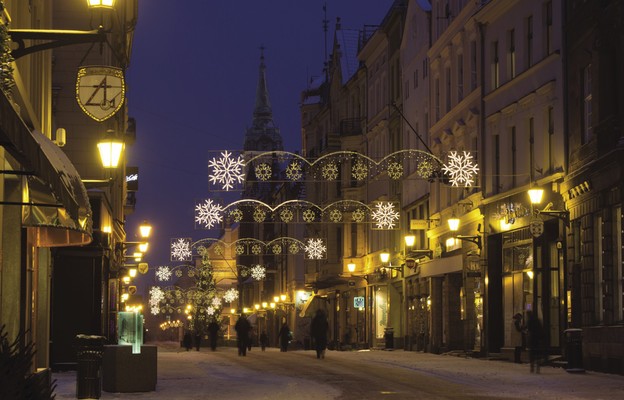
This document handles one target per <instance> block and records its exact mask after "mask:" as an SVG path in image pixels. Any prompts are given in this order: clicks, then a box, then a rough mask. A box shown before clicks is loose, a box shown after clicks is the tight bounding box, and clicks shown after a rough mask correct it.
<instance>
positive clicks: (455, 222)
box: [447, 216, 459, 232]
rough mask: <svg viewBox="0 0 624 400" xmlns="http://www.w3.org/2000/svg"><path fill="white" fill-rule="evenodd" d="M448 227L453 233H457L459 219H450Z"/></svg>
mask: <svg viewBox="0 0 624 400" xmlns="http://www.w3.org/2000/svg"><path fill="white" fill-rule="evenodd" d="M447 222H448V227H449V230H451V231H452V232H456V231H457V230H458V229H459V218H457V217H455V216H453V217H451V218H449V219H448V221H447Z"/></svg>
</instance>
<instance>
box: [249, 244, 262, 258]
mask: <svg viewBox="0 0 624 400" xmlns="http://www.w3.org/2000/svg"><path fill="white" fill-rule="evenodd" d="M251 252H252V254H254V255H256V256H257V255H260V254H261V253H262V247H260V245H259V244H254V245H253V246H251Z"/></svg>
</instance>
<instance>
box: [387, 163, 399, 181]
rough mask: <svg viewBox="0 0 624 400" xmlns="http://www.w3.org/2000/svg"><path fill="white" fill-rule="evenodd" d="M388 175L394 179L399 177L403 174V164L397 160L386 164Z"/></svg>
mask: <svg viewBox="0 0 624 400" xmlns="http://www.w3.org/2000/svg"><path fill="white" fill-rule="evenodd" d="M388 176H389V177H390V178H392V179H394V180H397V179H401V177H402V176H403V166H402V165H401V164H399V163H398V162H393V163H390V165H388Z"/></svg>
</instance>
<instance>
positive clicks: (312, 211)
mask: <svg viewBox="0 0 624 400" xmlns="http://www.w3.org/2000/svg"><path fill="white" fill-rule="evenodd" d="M214 204H215V203H214V202H212V200H210V199H206V200H204V202H203V205H204V206H206V207H210V206H213V205H214ZM198 208H199V207H198V206H196V207H195V209H196V210H197V209H198ZM208 214H210V215H212V216H213V217H212V219H208V220H206V221H204V223H203V225H200V227H201V228H203V229H210V228H211V227H213V226H216V224H217V223H218V222H220V221H222V220H223V217H224V215H229V217H230V218H232V221H233V222H241V221H243V219H244V218H245V216H246V215H247V218H249V219H253V221H255V222H257V223H262V222H265V221H273V222H282V223H295V222H298V223H314V222H327V223H339V222H342V221H344V220H347V219H348V217H349V216H350V217H351V220H352V221H353V222H358V223H363V222H369V223H371V224H372V229H379V230H390V229H399V224H398V222H399V215H400V213H399V203H398V202H396V201H375V202H373V203H372V206H369V205H367V204H365V203H362V202H361V201H357V200H339V201H336V202H333V203H330V204H328V205H327V206H325V207H321V206H318V205H316V204H314V203H312V202H309V201H307V200H299V199H297V200H287V201H285V202H282V203H280V204H277V205H275V206H271V205H269V204H267V203H264V202H263V201H261V200H257V199H241V200H237V201H234V202H232V203H230V204H228V205H227V206H223V207H222V206H220V205H219V206H218V207H216V206H215V208H214V209H213V210H211V211H210V212H209V213H205V214H204V215H208ZM199 218H200V216H199V215H198V214H196V215H195V221H196V222H197V221H198V219H199ZM367 219H368V220H367ZM196 227H197V224H196Z"/></svg>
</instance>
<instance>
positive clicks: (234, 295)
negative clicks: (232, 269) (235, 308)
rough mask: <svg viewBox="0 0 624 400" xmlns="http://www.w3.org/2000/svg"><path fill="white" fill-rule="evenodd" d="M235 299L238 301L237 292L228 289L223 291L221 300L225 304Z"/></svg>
mask: <svg viewBox="0 0 624 400" xmlns="http://www.w3.org/2000/svg"><path fill="white" fill-rule="evenodd" d="M236 299H238V290H236V289H234V288H230V289H228V290H226V291H225V294H224V295H223V300H224V301H225V302H226V303H232V302H233V301H236Z"/></svg>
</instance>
